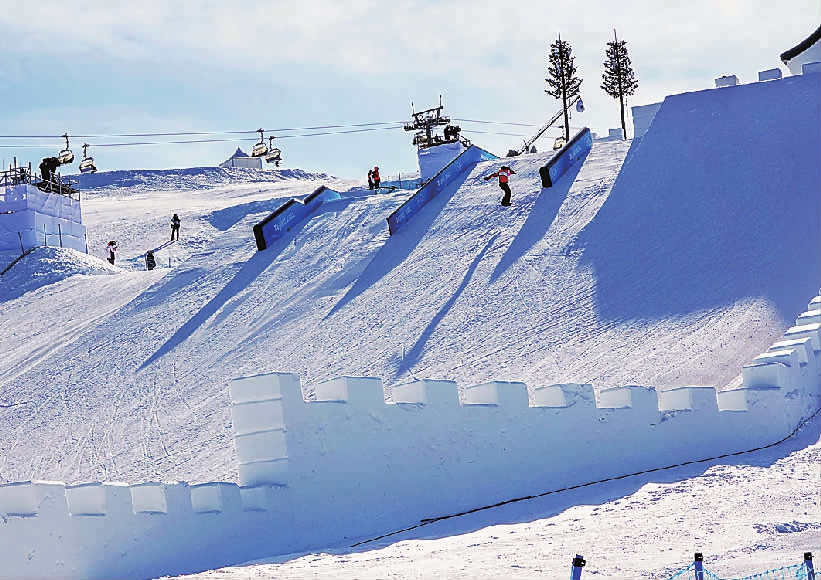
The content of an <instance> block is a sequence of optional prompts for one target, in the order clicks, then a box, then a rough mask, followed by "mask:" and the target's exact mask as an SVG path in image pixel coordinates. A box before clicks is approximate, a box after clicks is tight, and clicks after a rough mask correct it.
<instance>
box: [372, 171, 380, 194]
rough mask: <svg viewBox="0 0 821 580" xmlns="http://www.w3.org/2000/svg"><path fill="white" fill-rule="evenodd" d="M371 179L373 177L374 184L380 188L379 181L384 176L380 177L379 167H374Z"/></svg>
mask: <svg viewBox="0 0 821 580" xmlns="http://www.w3.org/2000/svg"><path fill="white" fill-rule="evenodd" d="M371 179H373V186H374V187H375V188H376V189H379V182H380V181H382V178H381V177H379V167H374V168H373V173H372V174H371Z"/></svg>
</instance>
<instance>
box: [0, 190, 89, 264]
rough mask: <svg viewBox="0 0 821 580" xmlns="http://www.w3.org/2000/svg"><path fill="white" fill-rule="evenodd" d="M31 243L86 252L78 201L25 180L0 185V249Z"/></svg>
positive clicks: (16, 248)
mask: <svg viewBox="0 0 821 580" xmlns="http://www.w3.org/2000/svg"><path fill="white" fill-rule="evenodd" d="M21 245H22V249H21ZM35 246H59V247H61V248H72V249H75V250H78V251H80V252H85V251H86V228H85V226H84V225H83V218H82V212H81V209H80V200H79V199H73V198H71V197H69V196H67V195H59V194H57V193H45V192H43V191H40V190H39V189H37V188H36V187H34V186H32V185H29V184H26V183H21V184H18V185H13V186H8V187H2V188H0V250H15V251H17V250H20V251H21V252H22V251H25V250H30V249H31V248H33V247H35Z"/></svg>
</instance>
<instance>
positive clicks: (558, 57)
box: [544, 35, 582, 141]
mask: <svg viewBox="0 0 821 580" xmlns="http://www.w3.org/2000/svg"><path fill="white" fill-rule="evenodd" d="M549 59H550V60H549V64H548V66H547V78H546V79H545V81H547V87H548V88H546V89H545V91H544V92H546V93H547V94H548V95H550V96H551V97H553V98H554V99H561V101H562V109H563V110H564V138H565V141H569V140H570V118H569V116H568V114H567V107H568V103H569V102H570V101H571V99H573V97H575V96H577V95H578V94H579V87H580V86H581V84H582V79H580V78H579V77H577V76H576V65H575V63H574V60H575V59H574V57H573V48H572V47H571V46H570V44H569V43H568V42H567V41H565V40H562V37H561V35H560V36H559V39H558V40H557V41H556V42H554V43H553V44H551V45H550V56H549Z"/></svg>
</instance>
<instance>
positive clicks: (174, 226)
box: [171, 214, 180, 242]
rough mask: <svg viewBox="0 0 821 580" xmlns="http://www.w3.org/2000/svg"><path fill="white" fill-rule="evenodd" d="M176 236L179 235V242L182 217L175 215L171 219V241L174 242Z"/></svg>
mask: <svg viewBox="0 0 821 580" xmlns="http://www.w3.org/2000/svg"><path fill="white" fill-rule="evenodd" d="M174 234H176V235H177V241H179V239H180V216H178V215H177V214H174V215H173V216H172V217H171V241H172V242H173V241H174Z"/></svg>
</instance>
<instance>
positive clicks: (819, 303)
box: [807, 296, 821, 312]
mask: <svg viewBox="0 0 821 580" xmlns="http://www.w3.org/2000/svg"><path fill="white" fill-rule="evenodd" d="M807 310H809V311H810V312H821V296H816V297H815V298H813V299H812V300H811V301H810V303H809V305H807Z"/></svg>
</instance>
